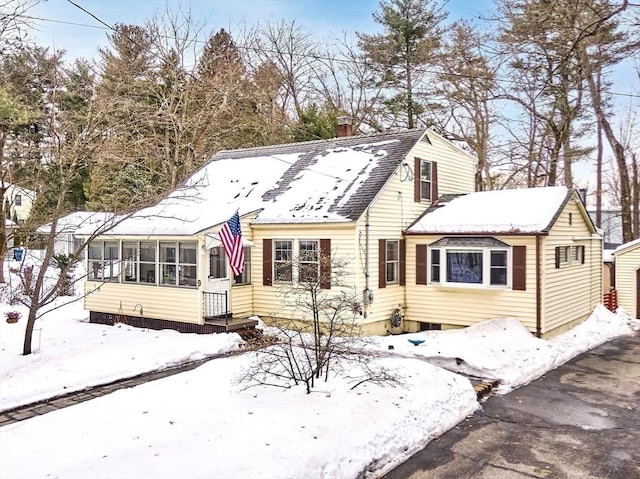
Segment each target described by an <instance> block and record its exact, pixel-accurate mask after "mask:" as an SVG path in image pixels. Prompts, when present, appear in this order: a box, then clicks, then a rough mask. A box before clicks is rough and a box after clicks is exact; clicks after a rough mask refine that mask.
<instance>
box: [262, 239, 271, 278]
mask: <svg viewBox="0 0 640 479" xmlns="http://www.w3.org/2000/svg"><path fill="white" fill-rule="evenodd" d="M272 259H273V240H271V239H263V240H262V284H263V285H264V286H271V285H272V284H273V280H272V278H271V276H272V274H273V262H272Z"/></svg>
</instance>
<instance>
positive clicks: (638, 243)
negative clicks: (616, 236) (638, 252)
mask: <svg viewBox="0 0 640 479" xmlns="http://www.w3.org/2000/svg"><path fill="white" fill-rule="evenodd" d="M638 246H640V238H638V239H635V240H632V241H629V242H628V243H624V244H621V245H620V246H618V247H617V248H616V249H615V251H614V252H613V255H614V256H618V255H620V254H622V253H624V252H627V251H630V250H632V249H635V248H636V247H638Z"/></svg>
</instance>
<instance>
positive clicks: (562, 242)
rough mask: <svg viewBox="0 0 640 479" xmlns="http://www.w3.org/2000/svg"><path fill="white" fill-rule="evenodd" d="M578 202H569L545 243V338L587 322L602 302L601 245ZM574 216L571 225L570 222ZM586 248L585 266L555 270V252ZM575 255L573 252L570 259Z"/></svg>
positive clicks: (543, 303) (543, 319) (543, 247)
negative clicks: (566, 326)
mask: <svg viewBox="0 0 640 479" xmlns="http://www.w3.org/2000/svg"><path fill="white" fill-rule="evenodd" d="M578 201H579V200H578V199H577V197H576V196H575V195H574V198H573V199H572V200H570V201H569V203H568V204H567V205H566V206H565V208H564V209H563V211H562V212H561V213H560V215H559V216H558V219H557V220H556V222H555V223H554V225H553V227H552V228H551V231H550V232H549V235H548V236H546V237H544V238H543V240H542V249H543V255H544V260H543V265H544V268H543V277H542V285H543V291H542V305H543V311H542V334H543V335H547V333H549V332H551V331H553V330H555V329H557V328H559V327H561V326H563V325H564V324H566V323H570V322H572V321H576V320H581V319H586V318H587V317H588V316H589V314H591V312H592V311H593V309H594V308H595V306H596V305H597V304H598V303H600V302H601V301H602V242H601V238H600V237H599V236H598V235H596V234H593V235H592V231H591V230H590V228H589V226H588V223H587V222H586V221H585V219H584V217H583V215H582V211H581V210H582V208H581V207H580V206H579V205H578ZM569 215H571V222H572V224H569V218H570V216H569ZM558 246H569V247H571V248H572V247H574V246H584V249H585V258H584V264H568V265H560V268H556V267H555V248H556V247H558ZM572 252H573V250H572V249H570V255H571V253H572Z"/></svg>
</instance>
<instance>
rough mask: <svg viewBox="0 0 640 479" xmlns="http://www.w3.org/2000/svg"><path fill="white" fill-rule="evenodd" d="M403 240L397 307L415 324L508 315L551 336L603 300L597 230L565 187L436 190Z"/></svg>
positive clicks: (466, 321)
mask: <svg viewBox="0 0 640 479" xmlns="http://www.w3.org/2000/svg"><path fill="white" fill-rule="evenodd" d="M407 238H408V239H407V271H408V275H407V301H406V305H407V307H406V312H405V314H406V318H407V319H409V320H411V321H416V320H417V321H419V323H418V329H433V328H435V329H440V328H450V327H461V326H469V325H471V324H474V323H477V322H478V321H482V320H485V319H490V318H495V317H503V316H512V317H515V318H517V319H518V320H520V322H522V324H523V325H524V326H525V327H527V328H528V329H529V330H530V331H531V332H534V333H536V335H537V336H539V337H541V336H550V335H555V334H558V333H559V332H561V331H563V330H564V329H567V328H568V327H570V326H572V325H574V324H576V323H577V322H580V321H582V320H584V319H586V318H587V317H588V316H589V314H590V313H591V312H592V311H593V309H594V307H595V306H596V305H597V304H598V303H600V302H601V301H602V299H601V298H602V237H601V235H600V234H599V233H598V232H597V230H596V228H595V226H594V225H593V223H592V222H591V219H590V218H589V215H588V213H587V211H586V210H585V208H584V206H583V203H582V201H581V199H580V197H579V196H578V194H577V193H576V192H574V191H573V190H568V189H567V188H565V187H548V188H531V189H519V190H501V191H487V192H478V193H471V194H468V195H463V196H455V197H444V198H442V199H441V200H440V201H439V202H438V204H437V205H435V206H432V207H431V208H429V209H428V210H427V211H426V213H425V214H424V215H423V216H422V217H421V218H419V219H418V220H417V221H416V222H415V223H414V224H412V225H411V226H410V227H409V228H408V230H407Z"/></svg>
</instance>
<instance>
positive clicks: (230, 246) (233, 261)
mask: <svg viewBox="0 0 640 479" xmlns="http://www.w3.org/2000/svg"><path fill="white" fill-rule="evenodd" d="M218 234H219V235H220V241H222V246H223V247H224V252H225V253H226V254H227V258H228V259H229V265H230V266H231V271H233V275H234V276H238V275H240V274H242V271H244V247H243V246H242V230H241V229H240V216H239V215H238V212H237V211H236V213H235V214H234V215H233V216H232V217H231V218H230V219H229V221H227V222H226V223H225V224H224V225H222V228H220V233H218Z"/></svg>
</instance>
